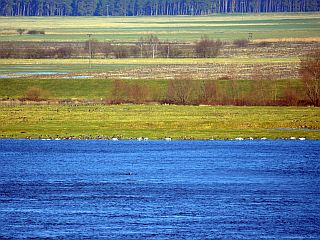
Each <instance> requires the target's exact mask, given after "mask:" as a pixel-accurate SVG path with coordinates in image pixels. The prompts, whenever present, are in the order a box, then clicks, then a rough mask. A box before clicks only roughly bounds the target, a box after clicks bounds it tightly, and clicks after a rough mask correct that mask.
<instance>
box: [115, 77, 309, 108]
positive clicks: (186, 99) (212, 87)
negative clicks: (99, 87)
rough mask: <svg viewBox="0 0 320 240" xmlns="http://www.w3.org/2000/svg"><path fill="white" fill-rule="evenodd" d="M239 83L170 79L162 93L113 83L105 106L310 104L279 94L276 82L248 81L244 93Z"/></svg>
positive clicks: (290, 90) (290, 92)
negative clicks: (153, 103)
mask: <svg viewBox="0 0 320 240" xmlns="http://www.w3.org/2000/svg"><path fill="white" fill-rule="evenodd" d="M243 87H244V85H243V83H240V82H239V81H237V80H230V81H228V82H227V83H224V84H222V83H221V82H219V81H214V80H207V81H198V80H192V79H188V78H185V79H174V80H169V81H168V83H167V88H166V92H165V93H163V92H161V91H159V89H156V88H153V87H152V86H151V85H148V84H146V83H135V82H130V81H125V80H114V81H113V84H112V97H111V98H110V99H109V103H112V104H120V103H138V104H141V103H148V102H159V103H162V104H178V105H201V104H205V105H239V106H242V105H247V106H250V105H260V106H268V105H281V106H284V105H285V106H291V105H305V104H310V103H311V102H310V101H309V100H306V99H305V98H304V97H303V96H301V93H302V91H301V89H298V88H296V87H293V86H287V87H285V88H284V89H281V90H280V84H279V83H278V81H274V82H269V81H268V80H262V79H256V80H252V81H250V86H249V87H248V86H247V87H248V89H245V90H244V89H243Z"/></svg>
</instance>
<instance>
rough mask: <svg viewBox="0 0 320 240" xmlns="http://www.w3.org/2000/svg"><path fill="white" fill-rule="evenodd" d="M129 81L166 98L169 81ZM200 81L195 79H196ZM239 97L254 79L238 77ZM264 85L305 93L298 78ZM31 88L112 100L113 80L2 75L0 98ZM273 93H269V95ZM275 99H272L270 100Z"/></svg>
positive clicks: (224, 83)
mask: <svg viewBox="0 0 320 240" xmlns="http://www.w3.org/2000/svg"><path fill="white" fill-rule="evenodd" d="M122 81H124V82H126V83H130V84H140V85H145V86H148V87H149V89H150V90H149V91H150V94H151V96H157V99H164V98H166V95H167V86H168V81H169V80H164V79H158V80H148V79H143V80H142V79H130V80H122ZM197 81H201V80H194V82H197ZM215 82H216V83H217V86H218V89H220V91H221V92H225V93H226V94H228V91H231V89H232V88H233V86H232V84H233V82H232V81H230V80H215ZM236 83H237V86H238V87H239V96H242V95H243V96H245V95H248V94H250V91H251V90H252V89H251V87H252V80H237V81H236ZM265 83H266V84H264V88H266V89H268V91H269V92H270V93H271V92H272V91H273V89H274V87H275V86H276V87H277V90H278V95H279V97H280V96H281V95H282V92H283V90H284V89H286V87H287V86H291V87H294V88H295V89H296V90H297V91H298V92H297V93H298V94H299V96H304V93H303V91H302V87H301V82H300V81H299V80H296V79H295V80H277V81H276V82H275V81H265ZM30 87H38V88H41V89H43V90H45V91H47V92H48V98H49V99H92V100H100V99H112V97H113V96H112V88H113V80H111V79H72V78H69V79H39V78H33V79H32V78H2V79H1V78H0V98H2V99H6V98H11V99H17V98H23V97H25V94H26V91H27V89H28V88H30ZM271 97H272V94H270V98H271ZM270 100H272V99H270Z"/></svg>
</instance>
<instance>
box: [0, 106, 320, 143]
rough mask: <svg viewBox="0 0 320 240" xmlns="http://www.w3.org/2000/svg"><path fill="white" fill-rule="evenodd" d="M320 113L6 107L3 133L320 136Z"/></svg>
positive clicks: (0, 120) (0, 118)
mask: <svg viewBox="0 0 320 240" xmlns="http://www.w3.org/2000/svg"><path fill="white" fill-rule="evenodd" d="M319 116H320V108H313V107H234V106H230V107H228V106H215V107H212V106H175V105H111V106H109V105H95V106H62V105H23V106H19V105H16V106H4V105H2V106H1V107H0V132H1V133H0V137H1V138H65V137H78V138H97V137H98V136H100V137H103V138H110V137H113V136H117V137H119V138H122V139H130V138H137V137H148V138H149V139H163V138H164V137H171V138H173V139H183V138H192V139H212V138H213V139H231V138H235V137H243V138H247V137H253V138H261V137H267V138H269V139H278V138H290V137H306V138H308V139H320V131H319V128H320V122H319Z"/></svg>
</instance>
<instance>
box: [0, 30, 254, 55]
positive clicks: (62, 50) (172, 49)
mask: <svg viewBox="0 0 320 240" xmlns="http://www.w3.org/2000/svg"><path fill="white" fill-rule="evenodd" d="M248 43H249V42H248V40H245V39H244V40H236V41H234V43H233V44H234V45H235V46H236V47H245V46H247V44H248ZM224 44H225V43H223V42H221V41H220V40H213V39H210V38H208V37H207V36H202V37H201V39H200V40H199V41H197V42H195V43H193V44H184V43H177V42H170V41H160V40H159V39H158V38H157V36H155V35H150V36H148V37H146V38H140V39H139V40H138V41H137V42H136V43H135V44H113V43H110V42H98V41H96V40H88V41H86V42H85V43H84V44H82V46H81V45H80V43H76V44H74V43H63V44H62V43H60V44H59V45H55V43H47V44H37V43H24V44H21V43H16V42H0V58H71V57H86V56H88V55H89V56H90V57H91V58H129V57H131V58H156V57H162V58H176V57H198V58H209V57H216V56H218V55H219V52H220V50H221V49H222V47H223V46H224Z"/></svg>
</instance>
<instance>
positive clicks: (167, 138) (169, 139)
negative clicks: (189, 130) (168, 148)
mask: <svg viewBox="0 0 320 240" xmlns="http://www.w3.org/2000/svg"><path fill="white" fill-rule="evenodd" d="M164 140H166V141H171V140H172V139H171V138H170V137H166V138H164Z"/></svg>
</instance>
